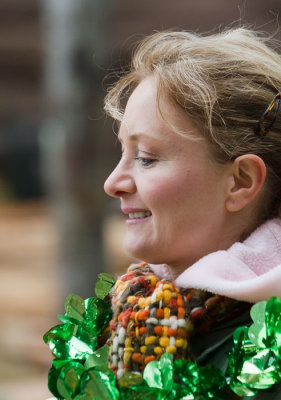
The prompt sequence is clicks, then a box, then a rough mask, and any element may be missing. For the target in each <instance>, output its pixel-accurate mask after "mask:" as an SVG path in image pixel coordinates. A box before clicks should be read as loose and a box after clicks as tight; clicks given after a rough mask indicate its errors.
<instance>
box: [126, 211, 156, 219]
mask: <svg viewBox="0 0 281 400" xmlns="http://www.w3.org/2000/svg"><path fill="white" fill-rule="evenodd" d="M128 215H129V218H130V219H140V218H146V217H150V215H151V212H150V211H138V212H134V213H128Z"/></svg>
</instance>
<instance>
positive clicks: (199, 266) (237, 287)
mask: <svg viewBox="0 0 281 400" xmlns="http://www.w3.org/2000/svg"><path fill="white" fill-rule="evenodd" d="M151 267H152V269H153V270H154V272H155V273H156V274H157V275H158V276H160V277H161V278H166V279H171V272H170V271H169V267H168V266H167V265H165V264H162V265H151ZM175 283H176V285H177V286H178V287H181V288H195V289H202V290H207V291H209V292H212V293H216V294H220V295H224V296H228V297H231V298H234V299H237V300H242V301H249V302H253V303H255V302H257V301H260V300H266V299H268V298H269V297H271V296H277V297H280V298H281V219H280V218H275V219H272V220H269V221H267V222H266V223H264V224H263V225H261V226H260V227H259V228H257V229H256V230H255V231H254V232H253V233H252V234H251V235H250V236H249V237H248V238H247V239H246V240H245V241H244V242H242V243H240V242H238V243H235V244H233V245H232V246H231V247H230V248H229V249H228V250H221V251H217V252H215V253H212V254H209V255H207V256H205V257H203V258H201V259H200V260H199V261H197V262H196V263H195V264H193V265H192V266H191V267H189V268H187V269H186V270H185V271H184V272H183V273H182V274H180V275H179V276H178V277H177V278H176V280H175Z"/></svg>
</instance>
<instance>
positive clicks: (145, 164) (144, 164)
mask: <svg viewBox="0 0 281 400" xmlns="http://www.w3.org/2000/svg"><path fill="white" fill-rule="evenodd" d="M135 160H136V161H138V162H139V163H140V165H141V166H142V167H148V166H149V165H151V164H152V163H154V162H155V161H156V160H155V159H153V158H145V157H136V158H135Z"/></svg>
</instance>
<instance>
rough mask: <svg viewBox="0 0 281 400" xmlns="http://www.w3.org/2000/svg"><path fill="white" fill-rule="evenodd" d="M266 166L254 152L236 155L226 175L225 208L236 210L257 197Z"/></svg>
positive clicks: (231, 210)
mask: <svg viewBox="0 0 281 400" xmlns="http://www.w3.org/2000/svg"><path fill="white" fill-rule="evenodd" d="M265 177H266V166H265V163H264V161H263V160H262V159H261V158H260V157H258V156H256V155H255V154H245V155H243V156H240V157H237V158H236V159H235V160H234V162H233V164H232V166H231V173H230V175H229V177H228V187H227V199H226V208H227V210H228V211H230V212H237V211H240V210H242V209H243V208H244V207H246V206H247V205H249V204H250V203H252V202H253V201H254V200H256V199H257V198H258V195H259V193H261V189H262V187H263V185H264V181H265Z"/></svg>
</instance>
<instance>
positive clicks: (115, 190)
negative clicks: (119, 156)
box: [104, 160, 136, 197]
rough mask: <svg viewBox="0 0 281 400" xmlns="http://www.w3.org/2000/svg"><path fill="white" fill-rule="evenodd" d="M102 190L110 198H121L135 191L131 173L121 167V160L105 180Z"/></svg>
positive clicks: (124, 167)
mask: <svg viewBox="0 0 281 400" xmlns="http://www.w3.org/2000/svg"><path fill="white" fill-rule="evenodd" d="M104 190H105V192H106V193H107V194H108V195H109V196H111V197H122V196H124V195H126V194H129V193H134V192H135V191H136V184H135V180H134V178H133V175H132V172H131V171H130V170H129V169H128V168H126V166H125V165H123V163H122V160H120V162H119V164H118V165H117V166H116V168H115V169H114V170H113V171H112V172H111V174H110V175H109V177H108V178H107V179H106V181H105V183H104Z"/></svg>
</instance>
